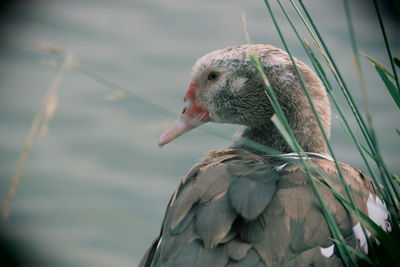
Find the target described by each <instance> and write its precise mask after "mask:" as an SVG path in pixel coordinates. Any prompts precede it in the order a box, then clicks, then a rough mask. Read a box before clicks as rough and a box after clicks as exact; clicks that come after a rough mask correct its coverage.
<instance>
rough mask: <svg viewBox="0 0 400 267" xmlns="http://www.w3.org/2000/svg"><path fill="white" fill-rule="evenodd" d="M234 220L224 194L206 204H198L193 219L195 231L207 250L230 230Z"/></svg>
mask: <svg viewBox="0 0 400 267" xmlns="http://www.w3.org/2000/svg"><path fill="white" fill-rule="evenodd" d="M235 218H236V213H235V211H234V210H233V209H232V207H231V205H230V203H229V200H228V196H227V194H226V192H224V193H222V194H220V196H218V198H217V199H215V200H213V201H212V202H210V203H208V204H202V203H200V204H199V205H198V210H197V213H196V217H195V225H196V230H197V233H198V234H199V236H200V237H201V239H202V240H203V242H204V247H205V248H207V249H210V248H213V247H215V246H216V245H217V244H218V243H220V242H221V240H223V239H224V237H225V236H226V235H227V234H228V232H229V230H230V229H231V226H232V223H233V221H234V220H235Z"/></svg>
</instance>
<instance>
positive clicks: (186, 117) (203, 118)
mask: <svg viewBox="0 0 400 267" xmlns="http://www.w3.org/2000/svg"><path fill="white" fill-rule="evenodd" d="M193 102H195V101H194V100H190V101H188V102H187V105H186V106H185V107H184V108H183V111H182V113H181V115H180V116H179V117H178V119H177V120H176V121H175V122H174V123H172V125H170V126H169V127H168V129H167V130H166V131H165V132H164V133H163V134H162V135H161V137H160V141H159V142H158V146H159V147H162V146H163V145H165V144H167V143H169V142H171V141H172V140H174V139H176V138H178V137H179V136H181V135H182V134H184V133H186V132H188V131H190V130H192V129H194V128H196V127H198V126H200V125H202V124H204V123H206V122H209V121H211V117H210V114H209V113H208V111H207V110H206V109H204V108H200V107H198V106H197V105H196V103H193Z"/></svg>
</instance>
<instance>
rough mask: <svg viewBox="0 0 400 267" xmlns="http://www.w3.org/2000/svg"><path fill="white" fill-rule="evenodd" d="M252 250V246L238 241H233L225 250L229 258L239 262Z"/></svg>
mask: <svg viewBox="0 0 400 267" xmlns="http://www.w3.org/2000/svg"><path fill="white" fill-rule="evenodd" d="M250 248H251V245H250V244H247V243H243V242H241V241H239V240H238V239H233V240H231V241H229V242H228V243H227V244H226V245H225V249H226V251H227V253H228V256H229V258H231V259H233V260H235V261H239V260H241V259H243V258H244V257H245V256H246V255H247V251H248V250H249V249H250Z"/></svg>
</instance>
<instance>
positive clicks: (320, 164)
mask: <svg viewBox="0 0 400 267" xmlns="http://www.w3.org/2000/svg"><path fill="white" fill-rule="evenodd" d="M251 54H253V55H254V56H255V57H256V58H258V60H259V62H260V64H261V66H262V70H263V72H264V74H265V75H266V77H267V80H268V81H269V83H270V85H271V87H272V89H273V90H274V93H275V94H276V97H277V99H278V101H279V103H280V105H281V107H282V110H283V112H284V114H285V116H286V118H287V121H288V123H289V125H290V127H291V129H292V132H293V135H294V137H295V138H296V140H297V142H298V144H299V145H300V147H301V148H302V149H303V151H305V152H304V153H302V154H299V153H295V151H293V150H292V148H291V146H290V145H289V144H288V143H287V142H286V140H285V138H284V137H283V136H282V135H281V133H280V131H279V130H278V129H277V127H276V126H275V125H274V123H273V122H272V120H271V118H272V117H273V116H274V113H275V111H274V109H273V106H272V105H271V102H270V99H269V98H268V93H266V84H265V80H264V79H263V78H262V76H261V75H260V73H259V71H258V70H257V69H256V67H255V66H254V63H253V62H252V60H251V56H250V55H251ZM294 61H295V63H296V66H297V68H298V70H299V72H300V74H301V76H302V78H303V80H304V82H305V85H306V87H307V89H308V91H309V94H310V96H311V100H312V102H313V105H314V107H315V110H316V112H317V114H318V117H319V118H320V122H321V124H322V128H323V129H321V127H319V125H318V123H317V120H316V118H315V117H314V115H313V112H312V110H311V107H310V102H309V100H308V99H307V97H306V95H305V93H304V89H303V88H302V85H301V82H300V79H299V78H298V77H297V75H296V72H295V68H294V66H293V64H292V61H291V59H290V57H289V55H288V54H287V53H286V52H284V51H283V50H281V49H279V48H277V47H274V46H272V45H265V44H258V45H250V44H247V45H237V46H230V47H227V48H223V49H219V50H216V51H213V52H211V53H208V54H206V55H204V56H202V57H201V58H199V59H198V60H197V61H196V63H195V64H194V66H193V70H192V75H191V82H190V84H189V87H188V89H187V92H186V94H185V96H184V103H185V105H184V107H183V110H182V112H181V114H180V115H179V117H178V119H177V120H176V121H175V122H173V123H172V124H171V126H170V127H169V128H168V129H167V130H166V131H165V132H164V133H163V134H162V135H161V137H160V141H159V145H160V146H164V145H166V144H167V143H169V142H171V141H172V140H175V139H176V138H178V137H180V136H181V135H182V134H185V133H187V132H189V131H191V130H193V129H195V128H197V127H199V126H201V125H203V124H205V123H207V122H214V123H228V124H235V125H240V126H241V128H240V129H239V131H238V133H237V137H236V139H235V141H234V143H233V144H232V145H231V146H230V147H228V148H225V149H221V150H216V151H211V152H208V153H207V154H206V155H205V156H204V157H203V158H202V159H201V160H200V161H199V162H198V163H197V164H195V165H194V166H193V167H192V168H191V169H190V170H189V171H188V172H187V173H186V175H184V177H183V179H182V180H181V181H180V183H179V185H178V187H177V189H176V191H175V192H174V193H173V195H172V197H171V199H170V201H169V203H168V205H167V208H166V212H165V216H164V219H163V221H162V224H161V230H160V233H159V235H158V236H157V238H156V239H155V240H154V241H153V243H152V244H151V245H150V247H149V249H148V250H147V251H146V253H145V255H144V256H143V258H142V260H141V262H140V264H139V266H140V267H151V266H154V267H164V266H165V267H167V266H168V267H170V266H175V267H181V266H182V267H184V266H185V267H186V266H196V267H197V266H198V267H213V266H216V267H223V266H237V267H240V266H244V267H253V266H254V267H266V266H342V265H343V261H342V258H341V255H340V253H338V249H337V248H336V245H335V243H334V241H333V240H332V234H331V232H330V230H329V226H328V224H327V222H326V219H325V217H324V214H323V212H322V210H321V206H320V202H318V199H317V197H316V196H315V194H314V192H313V190H312V187H311V185H310V181H309V179H308V177H307V175H306V173H305V172H304V169H303V168H302V165H301V164H300V163H299V159H302V160H304V161H307V162H312V164H314V165H315V166H316V168H318V169H319V170H320V171H322V172H323V173H325V174H328V175H326V177H327V178H324V179H330V182H332V183H333V184H334V187H335V189H336V190H337V191H338V192H340V193H341V194H342V195H346V191H345V186H344V185H343V184H341V183H340V182H338V176H339V174H338V170H337V168H336V166H335V163H334V161H333V159H332V157H331V156H330V155H329V153H328V152H327V145H326V141H325V139H324V136H323V132H322V130H323V131H324V132H325V134H326V136H327V137H329V136H330V128H331V118H330V117H331V108H330V103H329V99H328V96H327V92H326V89H325V87H324V86H323V84H322V82H321V80H320V79H319V78H318V76H317V75H316V74H315V73H314V72H313V71H312V70H311V68H310V67H308V66H307V65H306V64H305V63H303V62H302V61H301V60H299V59H296V58H295V59H294ZM249 140H250V142H246V141H249ZM251 144H257V146H254V145H251ZM260 146H261V147H268V148H270V149H272V150H273V151H279V153H278V154H276V153H275V154H270V153H268V152H266V150H263V149H259V147H260ZM339 166H340V169H341V172H342V174H343V178H344V181H345V183H347V185H348V186H349V187H351V188H352V192H353V195H354V196H353V197H354V201H355V203H356V205H357V207H358V208H359V209H360V210H361V211H362V212H364V213H365V214H367V215H368V216H370V217H371V218H372V219H373V220H374V221H375V222H376V223H377V224H378V225H380V226H381V227H382V228H383V229H384V230H390V229H389V227H390V226H389V225H388V220H389V213H388V212H387V210H386V208H385V206H384V204H383V203H382V201H381V200H380V198H379V196H378V194H377V192H376V187H375V185H374V183H373V182H372V181H371V179H370V178H369V177H368V175H366V174H365V173H364V172H363V171H362V170H360V169H358V168H356V167H353V166H350V165H348V164H345V163H339ZM317 187H318V189H319V191H320V194H321V195H322V197H323V199H324V201H325V202H326V203H327V204H326V205H327V208H328V210H329V211H330V212H331V214H332V216H333V218H334V219H335V221H336V223H337V225H338V226H339V229H340V231H341V233H342V235H343V236H344V238H345V240H346V242H347V244H348V245H349V246H351V247H353V248H354V249H356V250H359V251H361V252H363V253H367V252H368V244H367V237H366V235H370V233H369V232H368V231H366V230H364V229H363V228H362V226H361V224H360V222H359V221H357V219H356V218H355V217H354V216H352V215H351V214H350V213H349V212H348V211H347V210H346V209H345V207H344V206H343V205H342V203H341V202H340V201H339V200H338V199H337V198H336V197H335V196H334V195H333V194H332V192H331V191H329V190H327V189H326V188H325V187H323V186H322V185H320V184H318V185H317Z"/></svg>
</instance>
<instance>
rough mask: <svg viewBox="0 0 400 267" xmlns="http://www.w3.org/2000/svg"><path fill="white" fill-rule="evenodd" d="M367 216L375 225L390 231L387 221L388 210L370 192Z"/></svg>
mask: <svg viewBox="0 0 400 267" xmlns="http://www.w3.org/2000/svg"><path fill="white" fill-rule="evenodd" d="M367 209H368V216H369V217H370V218H371V220H373V221H374V222H375V223H376V224H377V225H379V226H380V227H381V228H382V229H383V230H385V231H389V232H390V231H391V230H392V229H391V227H390V224H389V222H388V218H389V212H388V210H387V208H386V206H385V204H384V203H383V202H382V200H381V199H380V198H379V197H376V198H375V199H374V197H373V196H372V195H371V194H370V195H369V196H368V200H367Z"/></svg>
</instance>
